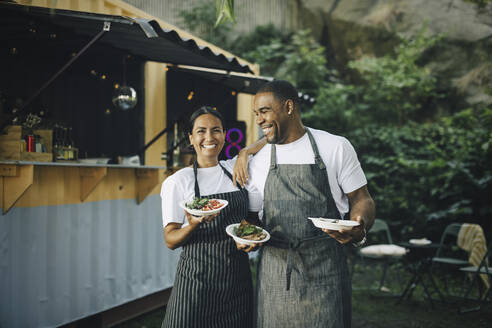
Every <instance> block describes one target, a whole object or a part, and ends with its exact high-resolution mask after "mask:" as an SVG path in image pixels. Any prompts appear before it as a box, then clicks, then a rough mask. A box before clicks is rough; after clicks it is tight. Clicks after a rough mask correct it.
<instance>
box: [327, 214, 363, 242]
mask: <svg viewBox="0 0 492 328" xmlns="http://www.w3.org/2000/svg"><path fill="white" fill-rule="evenodd" d="M355 221H357V222H359V225H358V226H355V227H353V228H352V229H350V230H340V231H337V230H330V229H322V230H323V232H325V233H327V234H328V235H329V236H330V237H331V238H334V239H336V240H337V241H338V242H339V243H341V244H347V243H350V242H352V243H355V242H359V241H361V240H362V239H363V238H364V234H365V233H364V228H365V223H364V220H363V219H362V217H361V216H360V215H359V216H357V217H356V218H355Z"/></svg>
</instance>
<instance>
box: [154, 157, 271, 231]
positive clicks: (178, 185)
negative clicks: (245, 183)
mask: <svg viewBox="0 0 492 328" xmlns="http://www.w3.org/2000/svg"><path fill="white" fill-rule="evenodd" d="M235 160H236V158H233V159H232V160H227V161H220V164H221V165H222V166H223V167H224V168H225V169H226V170H227V171H228V172H230V173H231V172H232V170H233V167H234V163H235ZM231 174H232V173H231ZM197 176H198V187H199V188H200V195H201V196H207V195H212V194H218V193H225V192H231V191H236V190H239V189H238V188H237V187H234V185H233V184H232V181H231V179H230V178H229V177H228V176H227V175H226V174H225V173H224V171H223V170H222V168H221V167H220V166H219V165H216V166H214V167H207V168H198V173H197ZM246 189H247V190H248V195H249V210H250V211H252V212H258V211H259V210H260V209H261V208H262V207H263V203H262V202H263V201H262V198H261V194H260V193H259V192H258V191H257V190H256V188H255V187H254V186H249V187H246ZM194 197H195V176H194V173H193V168H192V167H186V168H183V169H181V170H179V171H177V172H176V173H174V174H173V175H171V176H169V177H168V178H167V179H166V180H164V182H163V183H162V186H161V201H162V223H163V226H164V227H166V225H168V224H169V223H171V222H174V223H179V224H183V226H186V225H188V220H187V219H186V216H185V213H184V210H183V209H182V208H181V207H180V206H179V202H181V201H183V200H186V201H188V200H192V199H193V198H194Z"/></svg>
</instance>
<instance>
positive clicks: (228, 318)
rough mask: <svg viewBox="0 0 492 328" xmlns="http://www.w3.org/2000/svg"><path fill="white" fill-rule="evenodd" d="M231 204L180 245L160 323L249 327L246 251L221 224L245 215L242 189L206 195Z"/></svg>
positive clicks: (190, 326) (190, 327)
mask: <svg viewBox="0 0 492 328" xmlns="http://www.w3.org/2000/svg"><path fill="white" fill-rule="evenodd" d="M206 197H208V198H218V199H225V200H227V201H228V202H229V205H228V206H227V207H226V208H224V209H223V210H222V211H221V212H220V214H219V216H218V217H216V218H215V219H214V220H213V221H212V222H209V223H202V224H201V225H200V226H199V227H198V228H197V229H196V230H195V231H194V232H193V234H192V236H191V237H190V239H189V240H188V241H187V243H186V245H184V246H183V251H182V252H181V256H180V260H179V263H178V268H177V272H176V280H175V282H174V286H173V290H172V293H171V296H170V299H169V303H168V306H167V308H166V315H165V318H164V321H163V322H162V327H166V328H168V327H173V328H175V327H180V328H194V327H196V328H199V327H207V328H230V327H238V328H241V327H244V328H249V327H252V325H253V309H252V308H253V288H252V280H251V272H250V268H249V259H248V255H247V254H246V253H244V252H242V251H238V250H237V248H236V245H235V243H234V241H233V239H232V238H230V237H229V236H227V234H226V232H225V228H226V227H227V226H228V225H229V224H233V223H239V222H240V221H241V219H244V218H246V216H247V211H248V193H247V191H246V190H245V189H241V190H238V191H234V192H228V193H220V194H214V195H207V196H206Z"/></svg>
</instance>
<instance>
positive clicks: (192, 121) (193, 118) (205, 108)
mask: <svg viewBox="0 0 492 328" xmlns="http://www.w3.org/2000/svg"><path fill="white" fill-rule="evenodd" d="M204 114H212V115H213V116H215V117H217V118H218V119H219V120H220V123H221V124H222V128H224V117H223V116H222V114H221V113H219V112H218V111H216V110H215V109H213V108H212V107H210V106H202V107H200V108H198V109H197V110H196V111H194V112H193V114H191V116H190V122H189V127H188V132H189V133H190V134H191V133H192V132H193V126H194V125H195V121H196V119H197V118H198V117H199V116H201V115H204Z"/></svg>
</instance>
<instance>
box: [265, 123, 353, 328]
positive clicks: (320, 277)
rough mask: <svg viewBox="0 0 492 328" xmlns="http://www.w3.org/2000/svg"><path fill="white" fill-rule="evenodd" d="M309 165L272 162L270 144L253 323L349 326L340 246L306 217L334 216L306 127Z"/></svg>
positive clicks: (347, 283)
mask: <svg viewBox="0 0 492 328" xmlns="http://www.w3.org/2000/svg"><path fill="white" fill-rule="evenodd" d="M306 131H307V134H308V136H309V141H310V142H311V146H312V149H313V152H314V156H315V164H280V165H279V164H277V157H276V148H275V145H273V144H272V154H271V162H270V171H269V173H268V176H267V179H266V182H265V198H264V209H263V211H264V212H263V221H264V224H265V229H266V230H267V231H269V232H270V234H271V240H270V241H269V242H268V243H267V244H266V245H265V246H264V247H263V248H262V251H261V253H262V254H261V258H260V264H259V267H258V291H257V292H258V300H257V301H258V304H257V305H258V313H257V325H258V328H263V327H279V328H280V327H282V328H285V327H309V328H314V327H324V328H326V327H337V328H338V327H345V328H349V327H350V325H351V316H352V312H351V311H352V305H351V297H352V290H351V282H350V278H349V274H348V268H347V261H346V256H345V253H344V250H343V246H342V245H341V244H339V243H338V242H337V241H336V240H335V239H332V238H331V237H329V236H328V235H326V234H325V233H323V232H322V231H321V229H318V228H316V227H315V226H314V225H313V224H312V223H311V220H308V217H325V218H340V214H339V212H338V209H337V207H336V204H335V201H334V200H333V196H332V194H331V190H330V185H329V182H328V175H327V172H326V167H325V165H324V163H323V161H322V160H321V157H320V156H319V152H318V148H317V146H316V142H315V141H314V138H313V136H312V135H311V132H310V131H309V129H306Z"/></svg>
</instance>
